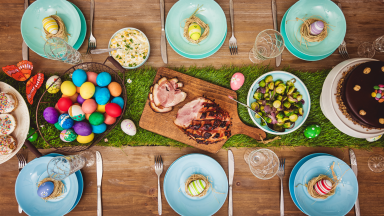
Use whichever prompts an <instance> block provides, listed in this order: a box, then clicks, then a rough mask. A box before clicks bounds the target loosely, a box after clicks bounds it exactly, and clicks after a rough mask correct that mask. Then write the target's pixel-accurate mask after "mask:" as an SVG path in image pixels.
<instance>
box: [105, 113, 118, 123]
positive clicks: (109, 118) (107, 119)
mask: <svg viewBox="0 0 384 216" xmlns="http://www.w3.org/2000/svg"><path fill="white" fill-rule="evenodd" d="M104 118H105V119H104V123H105V124H107V125H112V124H114V123H115V122H116V118H115V117H112V116H109V115H108V114H107V113H104Z"/></svg>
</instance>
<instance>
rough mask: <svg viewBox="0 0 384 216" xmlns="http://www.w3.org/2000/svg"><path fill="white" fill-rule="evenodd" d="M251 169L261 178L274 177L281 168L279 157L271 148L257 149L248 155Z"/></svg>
mask: <svg viewBox="0 0 384 216" xmlns="http://www.w3.org/2000/svg"><path fill="white" fill-rule="evenodd" d="M248 158H249V159H248V165H249V169H250V170H251V172H252V173H253V175H254V176H256V177H257V178H259V179H263V180H267V179H270V178H272V177H274V176H275V175H276V173H277V170H278V168H279V158H278V157H277V155H276V154H275V153H274V152H273V151H271V150H269V149H257V150H254V151H252V152H251V153H250V154H249V157H248Z"/></svg>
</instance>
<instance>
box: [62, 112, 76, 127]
mask: <svg viewBox="0 0 384 216" xmlns="http://www.w3.org/2000/svg"><path fill="white" fill-rule="evenodd" d="M73 123H74V121H73V119H72V118H71V116H70V115H69V114H68V113H64V114H61V115H60V117H59V125H60V126H61V127H62V128H64V129H69V128H71V127H72V126H73Z"/></svg>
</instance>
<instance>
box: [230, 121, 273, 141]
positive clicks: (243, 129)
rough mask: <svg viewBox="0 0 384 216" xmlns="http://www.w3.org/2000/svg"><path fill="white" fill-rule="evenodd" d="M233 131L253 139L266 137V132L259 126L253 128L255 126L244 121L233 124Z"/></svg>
mask: <svg viewBox="0 0 384 216" xmlns="http://www.w3.org/2000/svg"><path fill="white" fill-rule="evenodd" d="M235 128H236V129H235V131H234V134H244V135H247V136H249V137H251V138H253V139H255V140H261V138H263V140H264V139H265V138H267V134H265V132H264V131H263V130H261V129H259V128H255V127H251V126H248V125H246V124H244V123H242V122H241V123H238V124H237V125H236V126H235Z"/></svg>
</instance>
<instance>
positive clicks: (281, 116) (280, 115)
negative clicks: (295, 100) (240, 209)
mask: <svg viewBox="0 0 384 216" xmlns="http://www.w3.org/2000/svg"><path fill="white" fill-rule="evenodd" d="M276 118H278V119H283V118H284V113H283V112H279V113H278V114H277V115H276Z"/></svg>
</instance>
